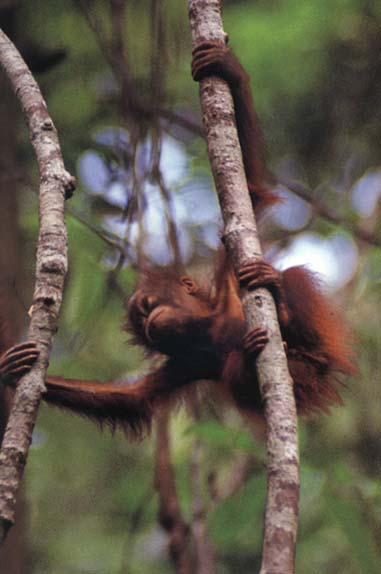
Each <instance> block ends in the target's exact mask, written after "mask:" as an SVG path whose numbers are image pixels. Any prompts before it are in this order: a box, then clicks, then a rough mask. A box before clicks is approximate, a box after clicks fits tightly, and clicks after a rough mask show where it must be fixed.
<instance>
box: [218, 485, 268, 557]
mask: <svg viewBox="0 0 381 574" xmlns="http://www.w3.org/2000/svg"><path fill="white" fill-rule="evenodd" d="M265 493H266V477H265V476H264V475H263V474H262V475H261V476H255V477H253V478H251V479H249V480H248V481H247V483H246V484H245V485H244V486H243V487H242V488H241V489H240V490H239V491H238V492H236V493H235V494H234V495H233V496H231V497H230V498H228V499H227V500H224V501H223V502H220V503H219V504H218V506H217V508H216V509H215V510H213V511H212V512H211V513H210V516H209V518H208V524H209V527H210V534H211V537H212V539H213V540H214V542H215V543H216V544H218V545H220V546H224V547H225V550H226V546H229V547H234V544H236V543H237V541H238V540H239V539H240V538H241V537H242V538H245V537H246V538H248V540H249V541H250V544H251V547H252V551H255V548H259V546H260V544H261V541H262V517H263V511H264V505H265Z"/></svg>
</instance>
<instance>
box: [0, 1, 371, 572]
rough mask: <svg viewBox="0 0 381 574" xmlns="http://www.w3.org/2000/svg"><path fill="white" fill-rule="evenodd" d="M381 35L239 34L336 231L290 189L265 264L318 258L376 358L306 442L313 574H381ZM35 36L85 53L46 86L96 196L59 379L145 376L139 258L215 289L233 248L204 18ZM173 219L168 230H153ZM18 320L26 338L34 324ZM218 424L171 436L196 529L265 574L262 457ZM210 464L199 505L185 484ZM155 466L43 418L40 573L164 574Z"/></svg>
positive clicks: (59, 352)
mask: <svg viewBox="0 0 381 574" xmlns="http://www.w3.org/2000/svg"><path fill="white" fill-rule="evenodd" d="M380 19H381V12H380V8H378V6H377V4H376V3H361V2H358V1H357V0H346V1H345V2H344V1H343V0H333V1H330V2H321V1H318V0H308V1H307V2H306V1H304V2H298V1H297V0H287V1H285V2H281V3H278V2H272V3H268V2H260V1H259V2H256V3H253V2H246V1H244V0H242V1H240V2H236V1H235V2H226V1H225V10H224V25H225V28H226V30H227V31H228V32H229V36H230V43H231V45H232V46H233V48H234V50H235V51H236V53H237V54H238V55H239V57H240V59H241V60H242V63H243V65H244V66H245V68H246V69H247V70H248V71H249V72H250V73H251V75H252V83H253V88H254V94H255V100H256V104H257V107H258V113H259V116H260V117H261V121H262V127H263V131H264V133H265V134H266V140H267V147H268V156H269V158H270V159H271V161H270V164H271V168H272V169H273V171H274V172H276V173H277V174H278V175H279V176H280V177H281V178H282V180H287V181H289V180H290V179H292V180H295V179H297V180H298V181H301V182H302V183H303V184H304V186H305V187H307V188H312V189H314V192H315V193H314V199H315V201H316V199H317V200H318V201H319V202H320V203H322V204H323V205H324V206H325V207H327V208H329V210H330V211H331V212H333V213H334V215H335V216H336V219H335V218H333V219H331V220H327V218H325V217H322V216H321V215H320V212H319V210H318V209H317V208H316V205H315V204H314V203H311V204H310V203H307V202H305V201H302V200H300V199H298V198H297V197H296V196H295V195H290V194H288V192H286V191H285V190H284V189H282V193H284V195H285V197H286V198H287V201H285V203H284V205H283V206H282V207H281V208H279V209H278V211H277V212H276V214H274V217H273V218H271V219H270V218H269V220H268V221H267V223H266V226H265V229H264V233H265V238H266V245H267V247H268V254H269V256H271V257H272V258H273V260H275V261H278V262H279V261H280V262H281V261H284V260H285V255H286V254H287V256H288V261H290V257H291V256H292V257H293V258H295V257H297V256H298V257H299V255H300V252H302V255H303V256H304V257H305V260H306V261H307V260H308V261H313V262H314V263H315V266H316V263H317V262H319V261H322V265H321V267H320V269H322V270H325V271H329V277H330V278H331V280H332V279H333V280H334V284H335V286H336V287H337V286H341V289H340V291H335V292H334V298H335V299H336V300H337V304H340V305H343V306H344V307H346V308H347V310H348V311H347V315H348V318H349V319H350V321H351V323H352V324H353V325H354V327H355V330H356V337H357V348H358V352H359V367H360V375H359V377H358V380H356V382H353V383H350V384H349V385H348V388H347V389H345V390H344V395H345V408H342V409H336V410H335V411H334V413H333V415H332V416H331V417H318V418H316V419H313V420H310V421H308V422H306V423H304V424H302V429H301V447H302V448H301V458H302V496H301V516H302V519H301V528H300V537H299V545H298V556H297V572H304V571H307V570H308V572H311V573H312V574H314V573H315V572H316V573H317V572H330V571H336V572H338V573H341V572H343V573H344V572H345V573H349V574H358V573H369V572H370V573H372V572H378V571H379V565H380V553H381V548H380V542H379V541H380V540H381V537H380V531H381V519H380V515H381V492H380V487H379V481H378V475H379V471H380V464H381V462H380V461H381V442H380V432H379V429H380V423H381V421H380V418H381V414H380V409H379V404H380V398H381V397H380V394H381V391H380V387H379V382H378V380H379V371H380V355H379V351H378V350H379V348H380V341H379V319H378V317H379V312H380V304H381V303H380V293H379V290H380V284H379V279H380V273H379V269H380V253H379V248H378V247H377V245H376V244H377V241H376V244H374V243H373V244H371V243H370V242H365V241H363V240H359V239H358V237H357V236H356V235H352V233H351V231H350V229H352V228H353V227H354V226H355V225H356V226H357V227H360V228H365V229H367V230H368V232H369V233H370V234H371V235H372V236H373V238H374V239H376V240H377V239H379V237H380V235H379V218H378V210H377V206H378V205H379V197H380V195H379V194H380V189H381V187H380V166H379V159H378V158H379V157H380V150H379V147H380V141H381V139H380V133H379V132H380V129H381V127H380V126H381V124H380V122H379V121H378V118H379V115H380V100H379V97H378V96H377V94H379V92H380V85H379V83H380V82H381V79H380V78H381V75H380V74H378V73H377V70H378V66H379V62H378V59H377V58H376V57H375V54H378V52H379V50H378V49H377V46H378V44H379V43H380V41H381V35H380V30H381V27H380ZM17 20H18V27H19V38H20V42H21V43H23V42H24V43H25V42H26V38H25V35H26V30H27V31H28V42H30V41H31V40H32V41H33V43H37V44H39V45H43V46H49V47H51V46H53V47H54V48H55V49H56V48H57V47H59V48H62V49H65V50H66V51H67V56H66V58H65V59H63V60H61V62H60V63H59V64H57V65H56V66H55V67H53V68H51V69H50V70H49V71H48V72H46V73H45V74H44V75H43V76H41V80H40V83H41V85H42V89H43V92H44V95H45V97H46V99H47V101H48V105H49V110H50V113H51V114H52V116H53V118H54V120H55V123H56V125H57V127H58V129H59V132H60V135H61V143H62V145H63V149H64V155H65V159H66V161H67V167H68V169H69V170H70V171H71V172H76V174H77V176H78V180H79V189H78V190H77V192H76V195H75V197H74V198H73V199H72V200H70V209H71V211H72V213H73V214H72V215H69V216H68V226H69V235H70V258H71V272H70V277H69V279H68V282H67V289H66V295H65V306H64V310H63V311H64V312H63V316H62V318H61V324H60V331H59V335H58V338H57V342H56V349H55V356H54V362H53V363H52V367H51V372H52V373H53V372H55V373H64V374H66V375H67V376H80V377H89V378H98V379H111V378H116V379H118V378H119V379H121V378H123V377H126V376H131V375H132V374H133V373H134V372H141V371H142V370H143V364H142V357H141V356H139V355H138V353H137V352H136V350H135V349H133V348H132V347H130V346H126V336H125V334H123V333H122V332H121V331H120V330H119V327H120V324H121V312H122V298H124V296H125V295H127V294H128V293H129V292H130V291H131V288H132V286H133V284H134V281H135V278H136V271H135V269H136V266H137V263H138V261H139V257H140V258H142V257H143V255H146V254H147V253H149V254H150V256H151V257H152V258H154V260H155V261H156V262H159V263H166V262H168V261H171V260H173V259H174V258H176V257H182V258H183V259H184V260H185V261H186V262H187V264H188V265H189V266H190V267H191V268H192V269H193V270H195V271H197V270H198V269H201V270H202V272H204V265H205V262H206V260H208V259H210V257H211V255H212V253H213V250H214V249H216V247H217V246H218V243H219V238H218V227H219V216H218V209H217V207H216V202H215V197H214V191H213V189H212V184H211V179H210V170H209V165H208V163H207V160H206V153H205V145H204V142H203V141H202V140H201V139H200V138H199V125H200V124H199V117H198V109H199V107H198V100H197V98H198V89H197V86H196V85H193V84H192V83H191V79H190V73H189V64H190V62H189V54H190V38H189V32H188V21H187V13H186V2H184V3H179V2H177V1H175V0H168V1H167V2H166V3H161V2H159V1H156V2H155V1H154V0H152V1H148V0H143V1H140V2H134V1H129V2H117V1H113V2H100V1H99V2H97V1H86V2H85V1H81V2H80V3H78V2H69V1H64V2H60V3H57V2H53V1H50V0H44V1H38V0H33V2H24V3H22V4H21V7H20V12H19V14H18V18H17ZM2 105H5V100H2ZM8 105H12V103H9V104H8ZM25 137H26V135H25V134H24V132H23V131H21V130H20V131H19V130H18V131H17V142H16V144H17V147H15V148H14V149H17V154H18V157H19V158H20V159H21V160H22V164H23V167H24V169H23V174H22V177H20V181H19V197H20V213H19V217H18V225H19V227H18V228H17V233H20V236H21V237H22V238H23V240H24V243H25V249H24V260H25V262H26V263H25V266H24V268H26V271H27V273H28V276H29V279H30V277H31V275H32V271H33V270H32V269H31V264H30V263H28V262H32V261H33V257H32V249H33V247H32V246H33V244H34V243H33V241H34V239H35V235H36V232H37V222H36V220H35V216H34V213H36V210H35V205H34V203H35V201H36V200H35V198H34V196H33V194H32V192H31V187H32V185H31V184H32V182H33V184H34V182H35V179H34V178H35V174H34V172H33V170H34V168H30V166H32V165H33V164H32V162H33V158H32V156H31V151H30V149H29V143H28V142H27V140H26V139H24V138H25ZM10 144H11V142H9V148H10V147H11V145H10ZM16 144H15V146H16ZM12 148H13V145H12ZM2 165H3V162H2ZM4 170H5V174H7V173H8V175H9V169H7V166H5V167H3V169H2V172H4ZM24 174H27V175H24ZM31 174H32V175H31ZM11 175H13V174H11ZM1 201H3V199H1ZM2 205H4V204H3V203H2ZM158 212H159V213H164V216H163V217H158V218H157V219H155V217H157V216H156V214H157V213H158ZM74 213H75V215H74ZM343 220H344V221H345V222H346V225H345V226H344V225H343V224H342V221H343ZM84 222H85V223H84ZM164 231H165V232H166V233H164ZM15 232H16V230H15ZM162 237H163V238H164V239H161V238H162ZM175 238H176V239H177V241H174V239H175ZM9 241H10V239H9ZM176 246H177V247H176ZM20 289H21V287H20ZM21 291H22V293H25V290H24V288H22V289H21ZM16 299H17V300H18V301H20V297H19V296H17V297H16ZM21 301H22V302H23V304H22V305H19V308H20V312H21V314H22V315H23V317H24V318H25V313H26V311H25V309H26V308H27V306H28V304H27V302H26V303H25V299H24V297H21ZM23 317H21V319H20V321H21V322H22V320H23ZM203 403H206V407H205V408H204V409H203V410H202V413H201V414H200V418H199V420H198V421H197V422H192V419H191V418H189V416H188V415H187V413H186V412H185V411H184V410H181V411H179V412H178V413H177V414H176V416H175V417H174V418H172V421H171V430H172V435H171V436H172V441H171V443H172V444H171V447H172V463H173V465H174V468H175V471H176V486H177V495H178V500H179V503H180V507H181V512H182V517H183V519H184V520H185V521H186V523H187V524H188V525H191V526H192V525H193V524H194V520H195V518H194V514H193V512H192V508H194V507H195V506H194V502H195V496H197V500H198V501H199V502H200V501H201V502H202V508H203V514H204V515H205V513H206V514H207V516H208V520H207V523H206V521H205V524H204V526H205V527H206V528H207V530H208V533H209V537H210V539H211V542H212V544H213V548H214V550H215V551H216V553H217V556H218V565H217V566H218V569H220V570H221V572H226V573H230V572H231V573H235V572H237V571H244V570H253V571H255V570H256V569H258V567H259V561H260V550H261V526H260V525H261V524H262V513H263V504H264V492H265V477H264V473H263V471H262V468H261V461H262V460H263V459H262V454H263V453H262V452H261V449H262V445H261V443H260V442H259V441H258V442H256V444H255V447H253V444H252V439H251V437H250V435H249V434H247V431H246V429H245V427H244V426H242V423H241V421H240V419H239V418H238V417H237V416H236V414H235V413H234V412H232V411H230V410H228V411H226V412H225V411H223V410H222V409H221V408H218V409H217V408H216V407H215V406H213V404H212V403H210V404H209V402H208V401H203ZM195 442H196V443H197V445H199V444H201V454H198V456H197V457H196V459H197V465H198V466H197V468H198V471H199V474H200V476H201V478H200V481H199V484H198V491H197V492H198V494H197V495H195V489H194V486H193V487H192V486H191V485H190V482H189V476H188V474H189V468H190V461H191V460H194V459H195V458H194V457H193V458H192V456H191V453H192V451H193V449H194V444H195ZM154 448H155V446H154V443H153V442H152V441H145V442H144V443H143V444H140V445H136V444H128V443H127V442H126V440H125V438H124V436H122V435H119V434H117V435H116V436H114V437H111V436H110V435H109V434H107V433H103V434H101V433H98V432H97V430H96V429H95V428H94V427H93V426H92V425H91V424H89V423H87V422H84V421H82V420H80V419H77V418H75V417H71V416H70V415H66V414H64V413H58V412H57V411H56V410H53V409H50V408H49V407H44V408H43V409H42V412H41V415H40V418H39V424H38V427H37V430H36V432H35V440H34V447H33V451H32V453H31V457H30V459H29V461H28V466H27V471H26V476H25V484H26V487H27V498H28V502H29V520H28V531H27V532H28V534H27V539H28V552H29V556H30V558H29V560H28V565H27V567H26V568H25V570H23V572H26V573H27V574H28V573H29V572H30V573H34V572H39V573H44V572H46V573H48V572H52V571H54V572H57V573H59V572H65V573H67V572H78V573H79V572H83V571H86V570H87V571H88V570H89V569H91V570H92V571H93V572H97V573H100V572H102V571H103V572H108V573H112V572H120V571H123V572H131V573H134V572H139V571H140V572H145V573H147V574H149V573H150V572H155V573H159V574H160V572H168V571H169V568H170V566H169V565H168V553H167V542H168V539H167V535H166V534H165V532H164V531H163V530H162V529H161V528H160V526H158V522H157V509H158V497H157V494H156V492H155V490H154V488H153V458H154V457H153V450H154ZM198 448H199V447H198ZM253 448H255V449H256V453H257V458H256V459H253V457H252V455H251V454H250V453H251V452H252V450H253ZM254 537H255V540H254V541H253V539H254Z"/></svg>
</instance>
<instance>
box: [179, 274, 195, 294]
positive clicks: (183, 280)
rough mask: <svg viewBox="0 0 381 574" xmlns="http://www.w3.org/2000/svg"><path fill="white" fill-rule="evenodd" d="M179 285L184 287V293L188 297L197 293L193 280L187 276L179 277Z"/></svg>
mask: <svg viewBox="0 0 381 574" xmlns="http://www.w3.org/2000/svg"><path fill="white" fill-rule="evenodd" d="M180 284H181V285H182V286H183V287H184V289H185V291H186V292H187V293H189V294H190V295H193V293H196V292H197V291H198V286H197V283H195V282H194V281H193V279H191V278H190V277H188V276H187V275H184V276H183V277H180Z"/></svg>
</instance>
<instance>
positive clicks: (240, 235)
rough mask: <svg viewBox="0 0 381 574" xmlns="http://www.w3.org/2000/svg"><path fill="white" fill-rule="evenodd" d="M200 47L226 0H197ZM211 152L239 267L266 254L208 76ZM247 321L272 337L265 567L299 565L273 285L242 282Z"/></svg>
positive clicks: (223, 97)
mask: <svg viewBox="0 0 381 574" xmlns="http://www.w3.org/2000/svg"><path fill="white" fill-rule="evenodd" d="M189 17H190V26H191V33H192V44H193V47H195V46H197V45H198V44H199V43H200V42H202V41H208V40H214V41H216V40H217V41H220V42H221V43H223V42H225V39H226V34H225V33H224V31H223V28H222V21H221V12H220V2H219V0H189ZM200 97H201V107H202V113H203V124H204V130H205V134H206V140H207V146H208V154H209V159H210V163H211V166H212V171H213V176H214V181H215V184H216V188H217V193H218V197H219V201H220V205H221V209H222V215H223V219H224V234H223V241H224V243H225V245H226V248H227V251H228V253H229V256H230V258H231V261H232V263H233V266H234V269H235V271H237V270H238V269H239V268H240V266H241V265H242V264H244V263H246V262H247V261H250V260H254V259H258V258H262V253H261V249H260V244H259V239H258V233H257V229H256V224H255V218H254V214H253V210H252V206H251V202H250V198H249V194H248V190H247V182H246V178H245V173H244V168H243V162H242V154H241V150H240V146H239V140H238V135H237V130H236V126H235V118H234V108H233V102H232V98H231V95H230V91H229V88H228V86H227V85H226V83H225V82H224V81H222V80H221V79H219V78H206V79H204V80H202V81H201V86H200ZM241 298H242V306H243V310H244V314H245V318H246V323H247V328H248V329H253V328H255V327H258V326H262V325H265V326H266V328H267V330H268V334H269V336H270V341H269V343H268V344H267V345H266V347H265V349H264V351H263V352H262V353H261V354H260V356H259V358H258V359H257V362H256V368H257V375H258V380H259V384H260V388H261V394H262V399H263V401H264V405H265V417H266V427H267V488H268V490H267V504H266V514H265V528H264V543H263V555H262V565H261V571H260V572H261V574H290V573H292V572H294V562H295V544H296V534H297V523H298V500H299V460H298V437H297V416H296V407H295V399H294V395H293V391H292V380H291V378H290V375H289V372H288V367H287V358H286V355H285V352H284V348H283V344H282V338H281V334H280V330H279V325H278V320H277V314H276V308H275V304H274V301H273V299H272V296H271V294H270V293H269V292H268V291H267V290H266V289H258V290H255V291H253V292H248V291H247V290H242V292H241Z"/></svg>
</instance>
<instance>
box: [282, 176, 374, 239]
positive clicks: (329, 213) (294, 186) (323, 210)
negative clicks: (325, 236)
mask: <svg viewBox="0 0 381 574" xmlns="http://www.w3.org/2000/svg"><path fill="white" fill-rule="evenodd" d="M278 183H280V185H282V186H283V187H285V188H286V189H288V190H289V191H290V192H291V193H294V194H295V195H297V196H298V197H300V198H301V199H304V201H306V202H307V203H309V204H310V205H311V206H312V208H313V209H314V211H315V212H316V213H317V214H318V215H320V216H321V217H324V219H327V220H328V221H331V222H332V223H335V224H336V225H341V226H342V227H345V228H346V229H348V231H350V232H351V233H353V235H355V236H356V237H357V239H360V240H361V241H366V242H367V243H370V244H371V245H375V246H376V247H380V246H381V238H379V237H376V236H375V235H374V234H373V233H370V232H369V231H366V229H363V228H362V227H359V226H358V225H356V224H355V223H351V222H350V221H348V220H347V219H345V217H342V216H341V215H339V214H338V213H336V212H335V211H334V210H333V209H330V208H329V207H327V206H326V205H325V204H324V203H322V202H321V201H319V200H318V199H316V198H315V197H314V196H313V192H312V190H311V189H309V188H308V187H307V186H305V185H304V184H302V183H300V182H299V181H294V180H290V179H288V178H284V177H280V178H278Z"/></svg>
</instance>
